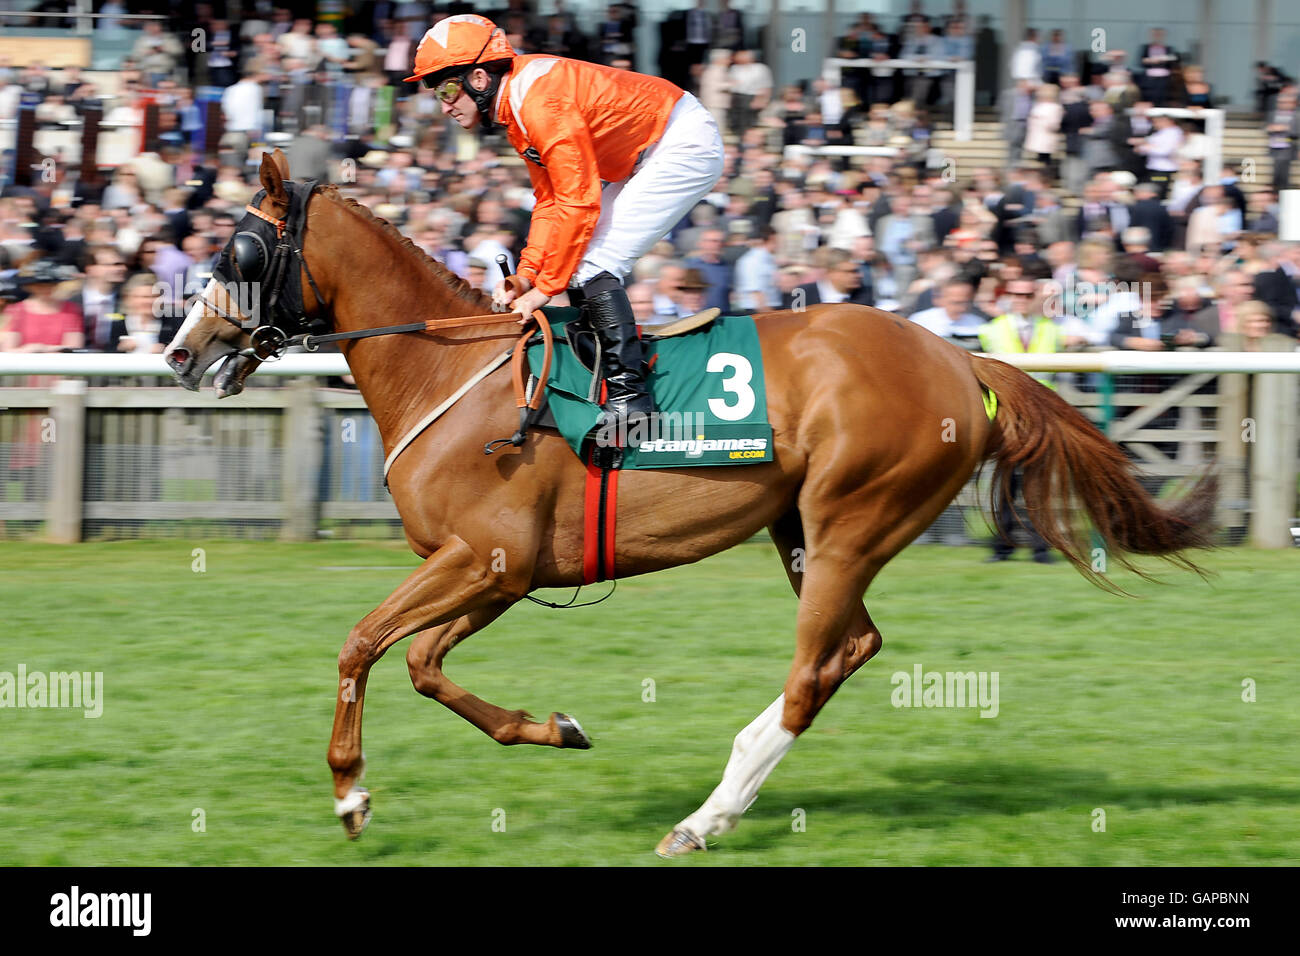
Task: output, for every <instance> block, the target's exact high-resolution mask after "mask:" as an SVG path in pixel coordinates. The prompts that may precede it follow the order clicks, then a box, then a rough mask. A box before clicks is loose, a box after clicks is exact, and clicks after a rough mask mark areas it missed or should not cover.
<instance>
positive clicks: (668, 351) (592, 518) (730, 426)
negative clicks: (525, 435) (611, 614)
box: [527, 308, 772, 584]
mask: <svg viewBox="0 0 1300 956" xmlns="http://www.w3.org/2000/svg"><path fill="white" fill-rule="evenodd" d="M544 311H545V313H546V317H547V319H548V320H549V322H550V324H551V328H552V330H553V331H554V332H555V350H554V355H553V356H552V360H551V370H550V380H549V381H548V383H547V391H546V396H545V404H544V405H543V406H542V412H541V417H540V418H539V419H538V420H537V422H536V424H537V425H540V426H541V427H552V428H555V429H556V430H558V431H559V433H560V435H561V436H563V438H564V440H565V442H567V443H568V445H569V447H570V448H572V449H573V451H574V454H576V455H577V456H578V458H579V459H580V460H581V461H583V462H584V463H585V464H586V466H587V488H586V495H585V507H584V511H585V513H586V520H585V533H584V536H583V537H584V548H583V552H584V553H583V571H584V573H583V580H584V583H588V584H590V583H593V582H596V581H604V580H606V579H607V578H612V577H614V528H615V511H616V506H617V500H618V472H619V470H620V469H626V468H633V469H646V468H688V467H698V466H719V465H756V464H761V463H762V462H769V461H772V426H771V425H770V424H769V423H768V420H767V393H766V389H765V387H764V380H763V353H762V350H761V349H760V348H759V344H758V332H757V330H756V329H755V328H754V320H753V318H751V317H750V316H747V315H728V316H722V317H719V318H717V319H715V320H714V321H712V322H710V323H708V324H707V325H704V326H701V327H699V328H696V329H693V330H691V331H688V332H684V333H682V334H679V335H672V336H656V335H644V336H643V338H642V345H643V352H644V354H645V357H646V363H647V366H648V372H647V373H646V386H647V387H648V388H649V390H650V394H651V395H653V396H654V402H655V408H656V409H657V410H658V411H657V412H656V413H655V414H654V415H652V416H649V418H648V419H633V423H632V424H631V425H630V426H628V425H627V424H626V423H624V425H623V426H622V427H621V428H615V427H612V426H607V425H600V422H601V418H602V414H601V408H600V398H601V396H602V386H603V383H602V382H601V381H600V379H599V376H598V375H597V374H596V372H595V371H594V369H598V368H599V367H600V362H599V361H598V360H597V356H596V343H595V336H593V335H592V334H591V333H590V331H588V330H585V329H584V328H583V326H582V324H581V323H579V322H577V319H578V310H577V309H574V308H547V309H545V310H544ZM527 358H528V367H529V370H530V371H531V373H532V375H533V376H538V375H540V373H541V369H542V364H543V361H544V348H543V346H542V344H541V343H540V342H538V343H537V344H534V345H530V346H529V348H528V355H527ZM529 385H530V392H529V394H531V387H532V385H533V379H532V378H530V382H529ZM598 426H599V427H598Z"/></svg>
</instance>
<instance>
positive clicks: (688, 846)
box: [655, 829, 708, 860]
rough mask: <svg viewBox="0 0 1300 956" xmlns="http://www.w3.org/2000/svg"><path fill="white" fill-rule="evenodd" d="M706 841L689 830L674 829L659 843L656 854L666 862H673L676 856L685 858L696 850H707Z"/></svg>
mask: <svg viewBox="0 0 1300 956" xmlns="http://www.w3.org/2000/svg"><path fill="white" fill-rule="evenodd" d="M707 849H708V847H706V846H705V845H704V840H703V838H701V837H697V836H696V835H695V834H694V833H691V832H690V831H689V830H682V829H674V830H673V832H672V833H670V834H668V835H667V836H666V837H664V838H663V839H662V840H660V841H659V845H658V846H657V847H655V853H656V854H657V855H658V856H661V857H663V858H664V859H665V860H671V859H672V858H673V857H675V856H685V855H686V854H687V853H693V852H694V851H696V850H707Z"/></svg>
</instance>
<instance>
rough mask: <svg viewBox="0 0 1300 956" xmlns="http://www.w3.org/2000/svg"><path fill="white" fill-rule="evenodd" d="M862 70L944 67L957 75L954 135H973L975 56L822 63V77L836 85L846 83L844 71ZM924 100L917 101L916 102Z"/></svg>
mask: <svg viewBox="0 0 1300 956" xmlns="http://www.w3.org/2000/svg"><path fill="white" fill-rule="evenodd" d="M845 68H848V69H862V70H868V69H870V70H889V71H891V72H892V71H895V70H927V71H929V70H944V71H951V72H953V73H955V74H956V75H957V79H956V81H955V82H954V84H953V93H952V99H953V117H952V129H953V135H954V137H955V138H956V139H958V140H960V141H961V142H965V141H966V140H968V139H970V137H971V129H972V128H973V127H974V125H975V61H974V60H870V59H853V60H846V59H841V58H839V57H831V58H830V59H828V60H827V61H826V62H825V64H824V65H823V67H822V78H823V79H824V80H826V82H827V83H828V84H829V85H831V86H834V87H839V86H843V85H844V83H843V81H842V80H843V76H842V71H843V70H844V69H845ZM923 105H924V104H920V103H918V104H917V106H918V107H920V106H923Z"/></svg>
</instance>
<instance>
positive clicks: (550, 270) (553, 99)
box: [497, 54, 682, 295]
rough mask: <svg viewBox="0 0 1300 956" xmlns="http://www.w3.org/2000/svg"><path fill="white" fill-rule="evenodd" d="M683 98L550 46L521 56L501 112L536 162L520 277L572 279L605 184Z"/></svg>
mask: <svg viewBox="0 0 1300 956" xmlns="http://www.w3.org/2000/svg"><path fill="white" fill-rule="evenodd" d="M681 96H682V90H681V89H680V88H679V87H677V86H674V85H673V84H672V83H669V82H668V81H667V80H664V79H661V78H659V77H656V76H645V75H643V74H640V73H630V72H628V71H626V70H615V69H613V68H611V67H607V66H598V65H596V64H593V63H584V62H581V61H579V60H570V59H566V58H564V57H558V56H547V55H544V54H530V55H526V56H519V57H516V58H515V61H514V67H513V68H512V69H511V71H510V73H509V74H507V75H506V77H505V79H504V80H503V81H502V83H501V90H500V93H499V95H498V97H497V120H498V122H500V123H501V124H502V125H504V126H505V128H506V135H507V136H508V137H509V139H510V145H512V146H513V147H514V148H515V149H516V150H517V151H518V152H519V154H520V155H521V156H523V157H524V159H526V160H527V161H528V175H529V176H530V177H531V179H532V182H533V192H534V193H535V194H536V197H537V203H536V205H535V207H534V208H533V218H532V226H531V228H530V229H529V232H528V244H527V246H526V247H525V248H524V251H523V254H522V255H520V257H519V269H518V273H519V275H521V276H523V277H525V278H527V279H528V280H530V281H531V282H532V283H533V285H534V287H536V288H538V289H540V290H541V291H542V292H544V293H546V294H547V295H558V294H559V293H561V292H563V291H564V290H565V289H566V288H567V287H568V284H569V280H570V278H572V276H573V273H574V272H576V271H577V268H578V265H579V263H581V261H582V256H583V253H585V252H586V251H587V244H588V243H589V242H590V241H591V236H592V234H593V233H594V232H595V230H596V221H597V220H598V219H599V218H600V190H601V182H602V181H604V182H607V183H612V182H618V181H620V180H623V179H626V178H627V177H628V176H629V175H631V173H632V169H633V167H634V166H635V165H636V161H637V158H638V157H639V156H640V155H641V153H642V152H643V151H644V150H645V149H646V148H647V147H649V146H651V145H653V144H654V143H655V142H657V141H658V140H659V138H660V137H661V136H662V135H663V132H664V127H665V126H666V125H667V124H668V115H669V114H670V113H671V112H672V110H673V107H674V106H675V105H676V104H677V101H678V100H679V99H680V98H681Z"/></svg>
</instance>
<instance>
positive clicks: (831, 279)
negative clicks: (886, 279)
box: [782, 247, 871, 309]
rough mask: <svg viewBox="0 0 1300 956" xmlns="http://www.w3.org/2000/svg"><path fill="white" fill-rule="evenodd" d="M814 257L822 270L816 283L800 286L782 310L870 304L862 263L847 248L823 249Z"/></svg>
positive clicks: (788, 294) (785, 300)
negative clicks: (844, 303)
mask: <svg viewBox="0 0 1300 956" xmlns="http://www.w3.org/2000/svg"><path fill="white" fill-rule="evenodd" d="M818 253H819V254H818V255H817V256H816V257H815V258H816V259H817V260H819V261H818V264H819V265H820V266H821V269H822V277H821V278H820V279H818V280H817V281H816V282H808V283H805V284H804V285H801V286H797V287H795V289H794V290H793V291H791V292H789V293H787V294H786V295H785V297H784V301H783V302H782V308H786V309H799V308H803V307H805V306H809V305H828V304H833V303H838V302H849V303H852V304H853V305H870V304H871V303H870V297H869V296H868V295H867V294H866V292H865V290H864V289H863V288H862V274H861V272H860V271H859V268H860V267H859V264H858V263H856V262H854V261H853V256H852V254H850V253H849V252H848V251H847V250H845V249H831V248H828V247H823V248H822V249H819V250H818Z"/></svg>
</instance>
